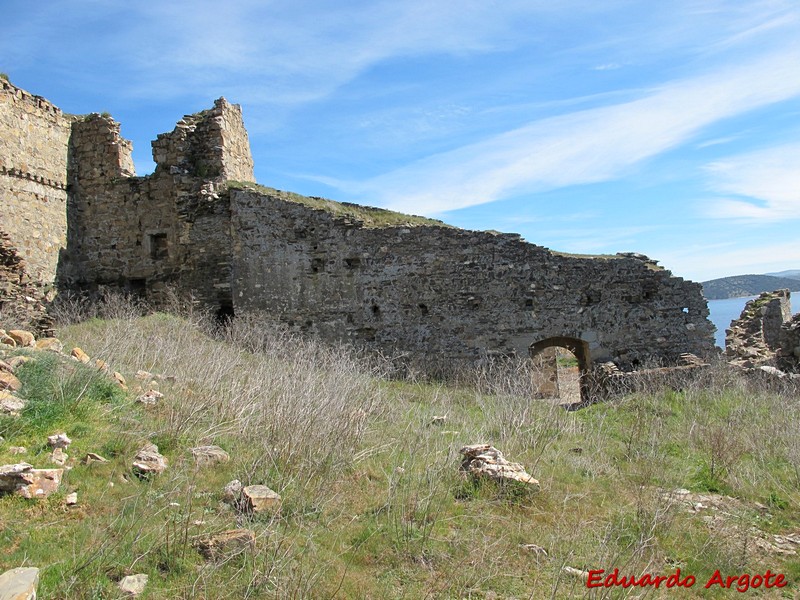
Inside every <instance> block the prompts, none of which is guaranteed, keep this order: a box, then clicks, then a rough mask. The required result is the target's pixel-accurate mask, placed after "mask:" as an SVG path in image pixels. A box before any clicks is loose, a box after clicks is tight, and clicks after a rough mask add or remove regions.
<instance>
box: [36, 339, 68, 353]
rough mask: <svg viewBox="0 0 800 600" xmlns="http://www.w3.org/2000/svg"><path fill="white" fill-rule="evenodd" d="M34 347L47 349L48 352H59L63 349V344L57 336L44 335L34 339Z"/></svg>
mask: <svg viewBox="0 0 800 600" xmlns="http://www.w3.org/2000/svg"><path fill="white" fill-rule="evenodd" d="M36 349H37V350H49V351H50V352H61V351H62V350H64V344H62V343H61V340H60V339H58V338H54V337H46V338H42V339H40V340H36Z"/></svg>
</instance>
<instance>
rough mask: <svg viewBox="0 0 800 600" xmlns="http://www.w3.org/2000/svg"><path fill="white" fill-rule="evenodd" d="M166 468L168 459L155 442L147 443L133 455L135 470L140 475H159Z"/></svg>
mask: <svg viewBox="0 0 800 600" xmlns="http://www.w3.org/2000/svg"><path fill="white" fill-rule="evenodd" d="M166 469H167V459H166V458H164V456H163V455H161V454H159V452H158V446H156V445H155V444H146V445H145V446H144V447H143V448H142V449H141V450H139V452H137V453H136V456H134V457H133V472H134V473H135V474H136V475H137V476H139V477H148V476H150V475H159V474H160V473H163V472H164V471H165V470H166Z"/></svg>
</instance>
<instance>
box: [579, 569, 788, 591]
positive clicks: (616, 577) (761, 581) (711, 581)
mask: <svg viewBox="0 0 800 600" xmlns="http://www.w3.org/2000/svg"><path fill="white" fill-rule="evenodd" d="M695 583H697V578H696V577H695V576H694V575H682V574H681V570H680V569H675V572H673V573H671V574H669V575H651V574H650V573H645V574H643V575H639V576H638V577H637V576H636V575H623V576H620V574H619V569H614V570H613V571H609V572H606V571H605V569H592V570H591V571H589V577H588V578H587V580H586V587H588V588H599V587H606V588H611V587H623V588H628V587H643V588H644V587H654V588H661V587H664V588H668V589H669V588H690V587H692V586H693V585H695ZM700 583H701V584H702V585H703V587H705V588H706V589H710V588H715V587H719V588H723V589H732V590H736V591H737V592H746V591H747V590H750V589H757V588H761V587H763V588H767V589H770V588H782V587H786V585H787V583H788V582H787V581H786V577H785V576H784V575H783V573H773V572H772V571H770V570H769V569H767V570H766V571H765V572H764V573H756V574H753V575H751V574H750V573H740V574H738V575H723V574H722V573H720V571H719V569H717V570H716V571H714V574H713V575H712V576H711V577H709V578H708V581H706V582H705V583H703V582H700Z"/></svg>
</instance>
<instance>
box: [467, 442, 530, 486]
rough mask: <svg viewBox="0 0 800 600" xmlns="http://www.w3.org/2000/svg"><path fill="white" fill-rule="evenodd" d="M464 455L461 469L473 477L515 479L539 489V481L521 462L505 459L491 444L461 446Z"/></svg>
mask: <svg viewBox="0 0 800 600" xmlns="http://www.w3.org/2000/svg"><path fill="white" fill-rule="evenodd" d="M460 453H461V454H462V455H463V456H464V460H463V461H462V462H461V471H462V472H463V473H468V474H470V475H472V476H473V477H479V478H480V477H486V478H488V479H492V480H494V481H497V482H499V483H507V482H510V481H515V482H518V483H523V484H525V485H528V486H530V487H531V488H532V489H537V490H538V489H539V482H538V481H537V480H536V479H534V478H533V476H531V475H530V474H528V473H527V472H526V471H525V468H524V467H523V466H522V465H521V464H519V463H512V462H509V461H507V460H506V459H505V457H504V456H503V453H502V452H500V450H498V449H497V448H495V447H494V446H491V445H489V444H472V445H470V446H464V447H463V448H461V450H460Z"/></svg>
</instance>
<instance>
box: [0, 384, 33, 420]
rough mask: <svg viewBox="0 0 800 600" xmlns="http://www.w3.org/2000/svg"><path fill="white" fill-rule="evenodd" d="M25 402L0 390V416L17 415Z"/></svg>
mask: <svg viewBox="0 0 800 600" xmlns="http://www.w3.org/2000/svg"><path fill="white" fill-rule="evenodd" d="M26 404H27V402H26V401H25V400H23V399H22V398H17V397H16V396H15V395H14V394H11V393H9V392H7V391H5V390H0V415H2V414H5V415H14V416H17V415H19V413H20V411H22V409H23V408H25V405H26Z"/></svg>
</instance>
